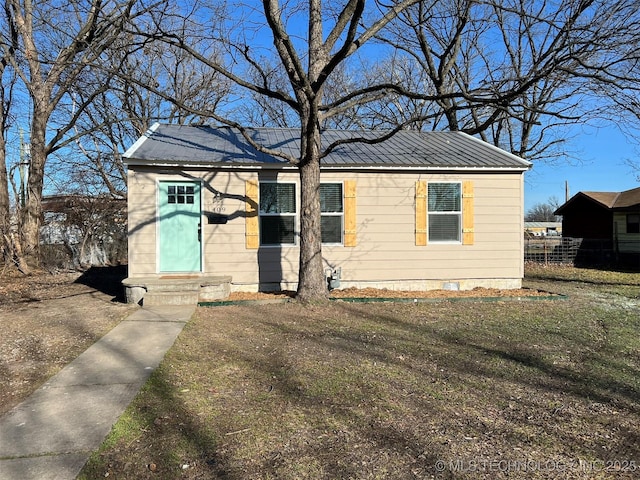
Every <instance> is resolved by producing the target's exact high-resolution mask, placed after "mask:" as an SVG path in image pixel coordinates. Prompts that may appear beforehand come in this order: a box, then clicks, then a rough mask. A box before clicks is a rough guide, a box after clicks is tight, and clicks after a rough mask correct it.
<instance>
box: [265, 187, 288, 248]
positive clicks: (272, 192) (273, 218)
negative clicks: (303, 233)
mask: <svg viewBox="0 0 640 480" xmlns="http://www.w3.org/2000/svg"><path fill="white" fill-rule="evenodd" d="M259 213H260V244H261V245H294V244H295V243H296V239H295V231H296V184H295V183H275V182H261V183H260V211H259Z"/></svg>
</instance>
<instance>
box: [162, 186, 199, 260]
mask: <svg viewBox="0 0 640 480" xmlns="http://www.w3.org/2000/svg"><path fill="white" fill-rule="evenodd" d="M159 206H160V207H159V214H160V219H159V221H160V231H159V235H160V272H200V270H201V266H202V261H201V251H202V249H201V247H200V237H201V232H200V228H201V225H200V221H201V219H200V184H199V183H197V182H160V198H159Z"/></svg>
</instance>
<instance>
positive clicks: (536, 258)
mask: <svg viewBox="0 0 640 480" xmlns="http://www.w3.org/2000/svg"><path fill="white" fill-rule="evenodd" d="M524 259H525V261H526V262H537V263H545V264H548V263H564V264H572V265H594V266H595V265H611V264H614V263H615V262H616V261H617V259H616V256H615V254H614V250H613V245H612V242H611V240H601V239H592V238H571V237H541V238H540V237H535V238H525V240H524Z"/></svg>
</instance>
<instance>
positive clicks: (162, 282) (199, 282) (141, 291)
mask: <svg viewBox="0 0 640 480" xmlns="http://www.w3.org/2000/svg"><path fill="white" fill-rule="evenodd" d="M122 285H123V286H124V289H125V296H126V299H127V303H138V304H140V303H141V304H142V305H144V306H151V305H153V306H157V305H197V304H198V302H211V301H215V300H225V299H227V298H229V294H230V292H231V277H230V276H194V277H183V276H157V277H133V278H125V279H124V280H123V281H122Z"/></svg>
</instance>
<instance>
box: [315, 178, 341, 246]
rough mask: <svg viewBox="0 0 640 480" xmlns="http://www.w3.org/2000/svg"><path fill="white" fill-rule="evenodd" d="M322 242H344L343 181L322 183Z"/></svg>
mask: <svg viewBox="0 0 640 480" xmlns="http://www.w3.org/2000/svg"><path fill="white" fill-rule="evenodd" d="M320 211H321V219H320V223H321V229H322V243H342V241H343V240H342V232H343V224H344V222H343V217H344V206H343V204H342V183H321V184H320Z"/></svg>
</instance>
